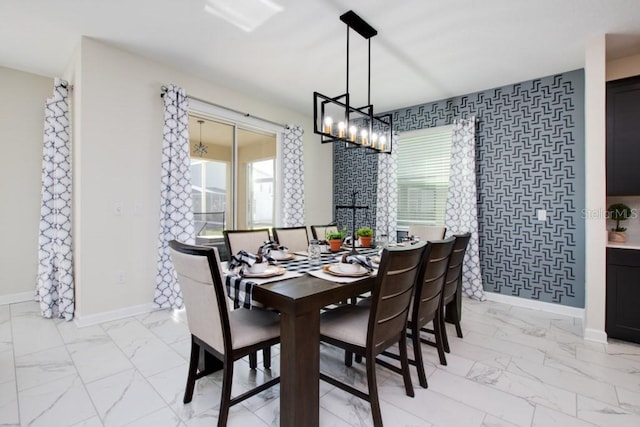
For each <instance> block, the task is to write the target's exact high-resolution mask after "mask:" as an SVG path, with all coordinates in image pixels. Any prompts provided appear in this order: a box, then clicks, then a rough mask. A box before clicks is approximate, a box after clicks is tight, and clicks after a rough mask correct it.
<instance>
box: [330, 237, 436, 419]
mask: <svg viewBox="0 0 640 427" xmlns="http://www.w3.org/2000/svg"><path fill="white" fill-rule="evenodd" d="M426 245H427V243H426V242H419V243H417V244H415V245H411V246H408V247H397V248H387V249H384V250H383V252H382V256H381V260H380V267H379V269H378V274H377V276H376V278H375V284H374V286H373V294H372V297H371V303H370V306H367V305H349V304H348V305H343V306H341V307H339V308H336V309H334V310H331V311H327V312H325V313H323V314H322V316H321V320H320V340H321V341H324V342H327V343H329V344H332V345H335V346H337V347H340V348H343V349H344V350H346V351H348V352H351V353H354V354H357V355H360V356H363V357H365V358H366V370H367V384H368V393H365V392H363V391H361V390H358V389H356V388H354V387H352V386H350V385H348V384H345V383H342V382H340V381H338V380H337V379H335V378H332V377H330V376H328V375H325V374H324V373H322V372H321V373H320V378H321V379H322V380H324V381H326V382H328V383H330V384H332V385H334V386H336V387H338V388H340V389H342V390H344V391H347V392H349V393H351V394H353V395H355V396H357V397H360V398H361V399H364V400H367V401H368V402H369V403H370V404H371V412H372V415H373V422H374V425H375V426H382V414H381V411H380V402H379V400H378V388H377V382H376V356H378V355H379V354H380V353H382V352H383V351H384V350H386V349H387V348H389V347H390V346H392V345H394V344H398V347H399V349H400V364H401V368H397V367H395V366H394V367H392V368H395V369H393V370H394V371H395V372H398V373H401V375H402V377H403V379H404V386H405V391H406V394H407V395H408V396H411V397H413V396H414V392H413V386H412V384H411V376H410V373H409V363H408V358H407V345H406V339H407V335H406V324H407V316H408V313H409V308H410V304H411V296H412V295H413V290H414V285H415V282H416V277H417V276H418V272H419V269H420V265H421V264H422V263H423V261H424V256H425V247H426ZM385 366H386V365H385Z"/></svg>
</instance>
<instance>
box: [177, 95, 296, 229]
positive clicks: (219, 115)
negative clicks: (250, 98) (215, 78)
mask: <svg viewBox="0 0 640 427" xmlns="http://www.w3.org/2000/svg"><path fill="white" fill-rule="evenodd" d="M188 99H189V115H195V116H203V117H205V118H210V119H211V120H216V121H219V122H222V123H226V124H229V125H232V126H234V132H233V139H234V140H233V152H232V155H231V162H232V163H233V165H237V162H238V140H237V139H238V135H237V133H238V132H237V131H238V129H239V128H242V129H246V130H250V131H257V132H273V134H274V135H275V138H276V158H275V180H276V183H275V211H274V216H275V224H274V226H275V227H278V226H280V225H281V224H280V218H282V144H283V136H284V131H285V128H284V127H283V126H280V125H277V124H275V123H272V122H268V121H265V120H261V119H258V118H256V117H252V116H247V115H244V114H241V113H238V112H235V111H232V110H229V109H226V108H224V107H220V106H218V105H214V104H210V103H208V102H204V101H202V100H199V99H195V98H188ZM233 165H232V167H234V166H233ZM231 175H232V176H231V191H232V192H233V193H234V194H237V193H238V177H237V173H233V174H231ZM237 223H238V201H237V198H236V197H233V225H232V226H233V227H234V228H235V227H236V224H237ZM230 226H231V224H230Z"/></svg>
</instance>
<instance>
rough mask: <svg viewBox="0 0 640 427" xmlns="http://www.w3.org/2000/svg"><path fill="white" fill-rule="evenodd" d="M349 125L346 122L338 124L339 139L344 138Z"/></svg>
mask: <svg viewBox="0 0 640 427" xmlns="http://www.w3.org/2000/svg"><path fill="white" fill-rule="evenodd" d="M346 127H347V125H346V124H345V123H344V122H338V138H344V131H345V129H346Z"/></svg>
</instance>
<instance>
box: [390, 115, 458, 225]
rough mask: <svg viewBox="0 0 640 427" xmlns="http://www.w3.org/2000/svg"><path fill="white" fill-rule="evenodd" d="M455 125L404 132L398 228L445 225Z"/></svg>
mask: <svg viewBox="0 0 640 427" xmlns="http://www.w3.org/2000/svg"><path fill="white" fill-rule="evenodd" d="M452 128H453V126H438V127H435V128H428V129H421V130H417V131H411V132H403V133H401V134H400V137H399V139H398V227H400V228H404V227H408V226H409V225H410V224H415V225H444V213H445V209H446V206H447V190H448V186H449V166H450V163H451V132H452Z"/></svg>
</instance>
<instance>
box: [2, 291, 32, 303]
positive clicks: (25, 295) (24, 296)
mask: <svg viewBox="0 0 640 427" xmlns="http://www.w3.org/2000/svg"><path fill="white" fill-rule="evenodd" d="M35 298H36V293H35V291H29V292H19V293H17V294H8V295H0V305H6V304H14V303H16V302H25V301H35Z"/></svg>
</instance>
